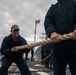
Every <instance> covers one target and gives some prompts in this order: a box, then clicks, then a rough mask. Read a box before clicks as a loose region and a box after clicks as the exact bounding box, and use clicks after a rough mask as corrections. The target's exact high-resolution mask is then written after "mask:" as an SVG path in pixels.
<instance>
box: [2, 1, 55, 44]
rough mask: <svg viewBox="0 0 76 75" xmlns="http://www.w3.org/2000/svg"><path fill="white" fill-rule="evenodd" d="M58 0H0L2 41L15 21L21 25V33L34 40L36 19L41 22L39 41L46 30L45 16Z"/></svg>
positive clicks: (38, 28) (38, 33)
mask: <svg viewBox="0 0 76 75" xmlns="http://www.w3.org/2000/svg"><path fill="white" fill-rule="evenodd" d="M52 3H56V0H0V19H1V20H0V41H2V39H3V38H4V36H6V35H9V33H10V27H11V25H12V24H13V23H16V24H18V25H19V26H20V29H21V32H20V33H21V35H22V36H23V37H25V38H26V39H27V41H28V42H29V43H30V42H33V40H34V36H33V35H34V28H35V19H40V20H41V22H40V24H39V25H38V26H37V41H39V40H41V39H39V37H40V36H42V35H41V33H42V32H45V30H44V25H43V24H44V17H45V15H46V12H47V10H48V9H49V7H50V6H51V4H52Z"/></svg>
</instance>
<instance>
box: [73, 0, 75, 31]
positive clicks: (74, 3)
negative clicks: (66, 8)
mask: <svg viewBox="0 0 76 75" xmlns="http://www.w3.org/2000/svg"><path fill="white" fill-rule="evenodd" d="M73 1H74V7H75V25H74V30H75V29H76V0H73Z"/></svg>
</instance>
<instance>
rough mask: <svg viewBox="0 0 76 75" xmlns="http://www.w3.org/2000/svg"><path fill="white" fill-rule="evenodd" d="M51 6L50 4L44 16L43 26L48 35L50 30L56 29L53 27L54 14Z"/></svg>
mask: <svg viewBox="0 0 76 75" xmlns="http://www.w3.org/2000/svg"><path fill="white" fill-rule="evenodd" d="M52 9H53V6H51V7H50V8H49V10H48V12H47V14H46V16H45V21H44V27H45V31H46V34H47V36H48V37H50V34H51V33H52V32H55V31H56V29H55V27H54V15H53V12H52Z"/></svg>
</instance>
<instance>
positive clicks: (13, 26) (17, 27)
mask: <svg viewBox="0 0 76 75" xmlns="http://www.w3.org/2000/svg"><path fill="white" fill-rule="evenodd" d="M16 29H18V30H20V29H19V26H18V25H16V24H15V25H12V27H11V31H13V30H16Z"/></svg>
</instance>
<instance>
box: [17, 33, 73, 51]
mask: <svg viewBox="0 0 76 75" xmlns="http://www.w3.org/2000/svg"><path fill="white" fill-rule="evenodd" d="M71 38H72V33H69V34H64V35H62V36H61V37H59V40H60V41H63V40H68V39H71ZM48 43H52V40H51V39H47V40H43V41H39V42H36V43H31V44H29V45H30V46H32V47H35V46H39V45H43V44H48ZM25 48H27V47H26V45H23V46H18V47H17V51H19V50H21V49H25Z"/></svg>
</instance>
